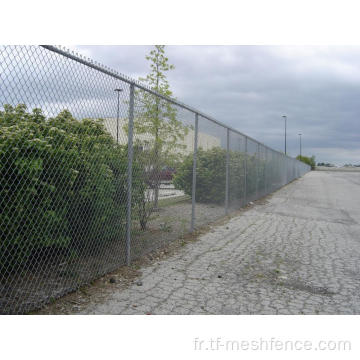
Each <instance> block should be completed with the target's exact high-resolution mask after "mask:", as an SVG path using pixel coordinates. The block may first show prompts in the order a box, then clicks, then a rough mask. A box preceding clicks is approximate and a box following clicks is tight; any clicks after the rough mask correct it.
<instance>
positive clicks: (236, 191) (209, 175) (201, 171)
mask: <svg viewBox="0 0 360 360" xmlns="http://www.w3.org/2000/svg"><path fill="white" fill-rule="evenodd" d="M244 160H245V154H244V153H242V152H237V151H230V153H229V201H230V203H231V202H234V203H236V202H239V200H240V199H243V198H244V174H245V172H244ZM196 164H197V166H196V201H199V202H203V203H215V204H223V203H224V201H225V181H226V176H225V174H226V150H224V149H222V148H219V147H216V148H212V149H210V150H206V151H205V150H203V149H201V148H200V149H198V152H197V162H196ZM264 165H265V164H264V162H261V161H258V160H257V159H256V157H255V156H252V155H247V195H248V196H250V195H252V194H254V193H255V192H256V187H257V186H256V181H258V186H259V188H260V187H261V186H264V183H263V181H264V176H262V175H263V173H264ZM192 174H193V154H189V155H188V156H186V157H185V159H184V161H183V163H182V164H181V165H180V166H179V167H178V168H177V169H176V174H175V177H174V185H175V187H176V188H177V189H180V190H183V191H184V192H185V194H187V195H190V196H191V193H192V176H193V175H192ZM257 174H258V178H257V176H256V175H257Z"/></svg>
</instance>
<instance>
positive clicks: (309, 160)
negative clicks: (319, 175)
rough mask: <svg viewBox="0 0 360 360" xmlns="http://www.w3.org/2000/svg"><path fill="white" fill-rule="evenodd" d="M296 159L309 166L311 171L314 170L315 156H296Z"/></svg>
mask: <svg viewBox="0 0 360 360" xmlns="http://www.w3.org/2000/svg"><path fill="white" fill-rule="evenodd" d="M296 159H297V160H300V161H302V162H303V163H305V164H307V165H310V166H311V170H314V169H315V165H316V162H315V155H313V156H311V157H308V156H300V155H298V156H297V157H296Z"/></svg>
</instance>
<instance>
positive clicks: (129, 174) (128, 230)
mask: <svg viewBox="0 0 360 360" xmlns="http://www.w3.org/2000/svg"><path fill="white" fill-rule="evenodd" d="M134 95H135V94H134V84H131V85H130V103H129V132H128V168H127V219H126V220H127V221H126V265H128V266H129V265H130V261H131V259H130V255H131V254H130V249H131V191H132V164H133V129H134Z"/></svg>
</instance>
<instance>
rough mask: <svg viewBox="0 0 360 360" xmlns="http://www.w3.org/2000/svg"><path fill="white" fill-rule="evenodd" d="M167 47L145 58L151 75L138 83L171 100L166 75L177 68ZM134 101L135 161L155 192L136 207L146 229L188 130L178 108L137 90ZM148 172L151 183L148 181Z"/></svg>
mask: <svg viewBox="0 0 360 360" xmlns="http://www.w3.org/2000/svg"><path fill="white" fill-rule="evenodd" d="M164 48H165V46H163V45H156V46H155V48H154V49H153V50H151V51H150V54H149V55H148V56H146V59H147V60H148V61H149V62H150V72H149V74H148V75H147V76H146V77H145V78H140V79H139V80H140V81H142V82H143V83H145V84H147V85H148V86H149V87H150V88H151V89H152V90H154V91H156V92H157V93H160V94H162V95H164V96H167V97H171V96H172V92H171V90H170V86H169V83H168V81H167V78H166V72H167V71H169V70H172V69H174V66H173V65H170V64H169V62H168V58H167V57H166V56H165V50H164ZM135 102H136V114H135V118H134V145H135V147H136V148H138V149H142V150H143V151H136V152H135V156H134V158H135V159H136V160H137V161H138V163H139V164H142V165H141V166H142V168H143V169H145V171H143V172H142V173H143V179H145V182H146V183H147V184H148V186H149V187H150V188H151V189H152V191H151V192H149V191H147V189H145V191H144V192H143V198H142V199H139V202H138V204H137V207H136V209H137V214H138V217H139V220H140V224H141V228H142V229H145V228H146V224H147V221H148V219H149V217H150V215H151V213H152V211H153V210H154V208H157V206H158V196H159V187H160V180H159V175H160V171H161V169H162V168H163V167H164V166H171V167H174V166H175V165H174V164H176V163H177V162H178V161H179V160H180V158H181V154H182V152H183V150H184V147H185V146H184V145H183V140H184V139H185V136H186V135H187V133H188V128H187V127H186V126H184V125H183V124H182V122H181V121H179V120H178V119H177V110H176V108H175V106H173V105H172V104H171V103H170V102H168V101H166V100H162V99H161V98H160V97H158V96H155V95H153V94H151V93H149V92H148V91H144V90H137V91H136V93H135ZM149 172H151V174H152V177H151V178H152V180H150V179H149V175H148V174H149Z"/></svg>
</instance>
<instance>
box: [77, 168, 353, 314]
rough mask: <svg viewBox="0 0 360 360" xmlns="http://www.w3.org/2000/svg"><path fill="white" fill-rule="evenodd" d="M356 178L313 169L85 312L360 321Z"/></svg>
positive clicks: (347, 173)
mask: <svg viewBox="0 0 360 360" xmlns="http://www.w3.org/2000/svg"><path fill="white" fill-rule="evenodd" d="M359 224H360V172H323V171H321V172H320V171H319V172H317V171H314V172H311V173H308V174H307V175H305V176H304V177H303V178H301V179H299V180H297V181H295V182H293V183H291V184H289V185H287V186H285V187H284V188H282V189H280V190H279V191H277V192H276V193H275V194H273V196H271V197H270V198H269V199H268V201H266V202H265V203H264V202H263V203H259V204H255V205H254V206H253V207H252V208H250V209H249V210H247V211H245V212H243V213H242V214H241V215H240V216H238V217H235V218H232V219H231V220H230V221H229V222H228V223H227V224H225V225H221V226H217V227H213V229H212V230H211V231H210V232H209V233H207V234H205V235H202V236H201V237H200V238H199V240H198V241H196V242H193V243H189V244H187V245H186V246H185V247H183V248H182V249H181V250H180V251H178V252H177V253H175V254H174V255H172V256H170V257H168V258H165V259H163V260H161V261H159V262H157V263H156V264H152V265H150V266H148V267H145V268H144V269H142V275H141V276H140V277H139V278H138V279H137V280H136V281H135V282H134V283H133V284H132V285H130V286H129V287H127V288H126V289H122V290H121V291H120V290H118V291H114V292H113V293H112V294H110V295H109V296H108V297H107V298H106V299H104V301H102V303H96V304H90V305H89V306H87V307H86V309H85V310H83V311H82V313H87V314H360V225H359Z"/></svg>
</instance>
